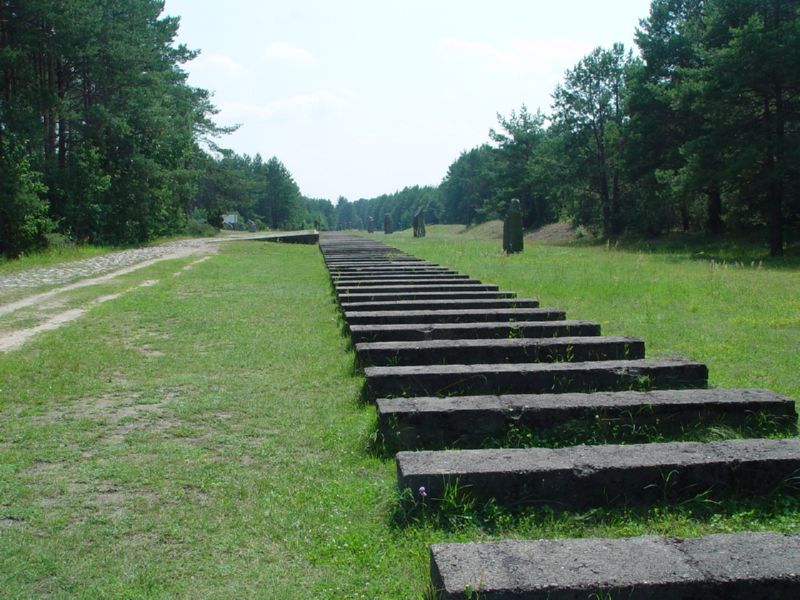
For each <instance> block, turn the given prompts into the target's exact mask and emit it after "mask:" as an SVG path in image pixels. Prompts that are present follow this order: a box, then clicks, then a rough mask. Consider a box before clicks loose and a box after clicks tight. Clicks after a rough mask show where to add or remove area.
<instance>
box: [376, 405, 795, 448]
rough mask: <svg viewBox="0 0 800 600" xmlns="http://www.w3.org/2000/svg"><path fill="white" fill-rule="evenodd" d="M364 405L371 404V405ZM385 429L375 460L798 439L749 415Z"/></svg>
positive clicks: (789, 423) (785, 423) (789, 428)
mask: <svg viewBox="0 0 800 600" xmlns="http://www.w3.org/2000/svg"><path fill="white" fill-rule="evenodd" d="M361 402H362V403H363V404H372V403H373V401H372V400H370V399H367V400H364V399H363V398H362V400H361ZM390 419H391V421H390V422H389V423H387V424H385V425H384V427H383V428H382V429H381V427H380V423H378V422H376V423H375V425H374V430H373V431H372V432H370V435H369V439H368V443H366V444H365V448H366V451H367V452H368V453H369V454H370V455H372V456H375V457H377V458H381V459H389V458H393V457H394V455H395V454H396V453H397V452H400V451H404V450H411V451H414V450H458V449H469V448H481V449H494V448H497V449H501V448H566V447H569V446H578V445H581V444H585V445H590V446H598V445H606V444H648V443H661V442H714V441H722V440H730V439H752V438H785V437H794V436H796V435H797V434H798V427H797V421H796V420H792V419H789V418H776V417H774V416H772V415H765V414H763V413H750V414H747V415H745V416H744V418H743V419H738V420H737V422H731V421H730V420H726V419H722V418H717V417H714V416H709V415H699V416H697V419H696V421H695V422H693V423H691V424H687V425H683V426H677V427H676V425H675V424H673V423H669V422H662V421H659V420H656V421H651V422H649V423H643V422H642V421H641V420H640V419H639V418H638V417H637V416H636V415H634V414H633V413H631V414H630V415H629V416H628V418H593V419H591V420H587V419H575V420H571V421H567V422H564V423H560V424H558V425H557V426H554V427H551V428H548V429H543V428H539V429H537V430H534V429H531V428H529V427H525V426H522V425H519V424H515V423H513V422H510V423H509V424H508V426H507V427H506V429H505V430H504V431H503V432H501V433H499V434H498V433H495V434H484V435H480V434H479V433H478V434H477V435H476V433H475V432H470V433H469V434H465V435H463V436H455V437H453V436H448V435H446V432H441V435H439V436H438V437H434V436H432V435H429V436H426V437H425V438H424V439H420V438H419V437H415V435H414V433H415V430H414V429H412V428H408V429H407V430H403V429H402V428H401V425H400V423H399V422H398V420H397V419H396V418H392V417H390Z"/></svg>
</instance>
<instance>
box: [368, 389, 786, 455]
mask: <svg viewBox="0 0 800 600" xmlns="http://www.w3.org/2000/svg"><path fill="white" fill-rule="evenodd" d="M376 404H377V408H378V429H379V431H380V433H381V435H382V437H383V439H384V440H386V443H387V446H389V447H391V448H395V449H398V450H417V449H426V450H437V449H441V448H480V447H482V446H485V444H486V442H487V441H488V440H494V441H496V440H501V439H508V438H509V435H508V434H509V431H510V430H512V429H514V430H519V429H520V428H524V429H528V430H529V431H533V432H536V433H547V432H548V431H552V430H557V429H562V428H564V427H574V428H575V429H576V430H584V431H586V433H587V434H591V433H592V432H594V431H596V430H597V427H598V423H599V422H601V421H603V422H606V423H609V424H610V425H609V427H611V426H616V427H617V428H619V429H620V430H623V431H631V432H633V431H639V430H645V431H650V432H657V433H661V434H678V433H680V432H681V431H683V430H684V429H685V428H686V427H691V426H695V425H699V424H704V423H705V424H714V425H716V424H725V425H731V426H735V425H741V424H742V423H746V422H749V421H751V420H752V419H753V417H754V416H756V415H758V416H759V417H761V418H763V419H764V420H766V421H767V422H769V423H770V424H771V425H772V426H774V427H776V428H781V429H784V430H786V431H795V432H796V430H797V411H796V408H795V403H794V401H793V400H792V399H790V398H786V397H785V396H780V395H778V394H775V393H774V392H771V391H768V390H749V389H713V390H704V389H699V390H657V391H651V392H630V391H628V392H596V393H593V394H524V395H523V394H520V395H506V396H456V397H450V398H434V397H423V398H380V399H378V400H377V401H376Z"/></svg>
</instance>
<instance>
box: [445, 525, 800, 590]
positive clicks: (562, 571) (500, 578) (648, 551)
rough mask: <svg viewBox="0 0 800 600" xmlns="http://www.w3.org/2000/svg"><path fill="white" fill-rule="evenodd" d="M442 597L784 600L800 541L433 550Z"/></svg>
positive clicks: (749, 538)
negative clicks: (472, 595) (470, 595)
mask: <svg viewBox="0 0 800 600" xmlns="http://www.w3.org/2000/svg"><path fill="white" fill-rule="evenodd" d="M430 562H431V579H432V584H433V587H434V589H435V590H437V593H438V594H439V595H438V596H437V597H438V598H440V599H441V600H463V599H464V598H466V597H468V594H472V593H474V594H475V595H476V597H478V598H480V599H481V600H523V599H524V600H587V599H591V598H609V599H610V598H613V599H614V600H617V599H623V598H624V599H625V600H681V599H683V600H690V599H691V600H695V599H696V600H700V599H703V600H755V599H756V598H760V599H764V600H766V599H772V600H783V599H788V598H798V597H800V536H798V535H781V534H777V533H735V534H716V535H709V536H705V537H701V538H697V539H675V538H664V537H655V536H643V537H634V538H622V539H600V538H586V539H573V540H538V541H502V542H480V543H470V544H434V545H432V546H431V555H430Z"/></svg>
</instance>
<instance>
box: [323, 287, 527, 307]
mask: <svg viewBox="0 0 800 600" xmlns="http://www.w3.org/2000/svg"><path fill="white" fill-rule="evenodd" d="M516 295H517V294H516V292H500V291H495V292H484V291H478V292H474V291H471V290H467V291H456V292H393V293H377V294H342V295H340V296H339V303H340V304H341V305H342V310H371V311H373V312H374V311H381V310H425V309H430V310H434V309H435V308H447V301H454V300H498V299H509V298H514V297H515V296H516ZM401 300H402V301H403V304H408V302H407V301H414V300H421V301H427V300H438V301H443V302H437V303H436V304H430V305H429V304H427V303H426V302H422V303H421V304H411V305H408V306H406V307H402V306H399V305H395V304H393V303H394V302H400V301H401ZM367 303H369V304H372V305H373V308H367V307H366V306H365V304H367ZM523 304H528V305H529V306H531V308H536V307H538V306H539V303H538V301H536V306H533V305H531V304H530V302H529V301H528V302H524V303H523ZM345 305H346V306H345ZM476 306H480V305H476ZM505 306H508V305H505ZM501 307H502V305H501V306H496V307H495V308H501ZM452 308H470V307H469V306H468V305H463V303H459V305H458V306H453V307H452ZM480 308H491V307H487V306H480Z"/></svg>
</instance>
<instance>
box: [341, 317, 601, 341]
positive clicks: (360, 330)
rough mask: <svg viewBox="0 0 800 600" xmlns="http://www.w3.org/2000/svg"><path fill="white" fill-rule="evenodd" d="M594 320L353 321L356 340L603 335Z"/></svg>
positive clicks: (352, 335)
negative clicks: (378, 323) (365, 322)
mask: <svg viewBox="0 0 800 600" xmlns="http://www.w3.org/2000/svg"><path fill="white" fill-rule="evenodd" d="M600 330H601V328H600V324H599V323H595V322H593V321H576V320H570V321H567V320H564V321H518V322H509V321H505V322H496V323H491V322H490V323H409V324H399V325H351V326H350V336H351V338H352V340H353V343H360V342H402V341H408V342H411V341H417V340H458V339H508V338H521V337H554V336H562V335H575V336H587V335H600Z"/></svg>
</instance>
